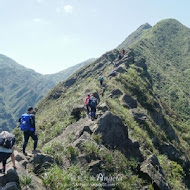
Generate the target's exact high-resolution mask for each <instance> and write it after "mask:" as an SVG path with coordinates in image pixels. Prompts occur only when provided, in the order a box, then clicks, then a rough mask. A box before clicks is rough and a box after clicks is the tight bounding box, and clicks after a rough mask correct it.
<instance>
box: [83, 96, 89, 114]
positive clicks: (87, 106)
mask: <svg viewBox="0 0 190 190" xmlns="http://www.w3.org/2000/svg"><path fill="white" fill-rule="evenodd" d="M89 99H90V94H88V96H87V97H86V98H85V100H84V105H85V106H86V111H87V115H89V112H90V110H89Z"/></svg>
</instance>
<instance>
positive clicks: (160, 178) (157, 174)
mask: <svg viewBox="0 0 190 190" xmlns="http://www.w3.org/2000/svg"><path fill="white" fill-rule="evenodd" d="M140 175H141V176H142V177H143V178H144V179H147V180H149V181H151V182H152V183H153V186H154V188H155V189H160V190H169V189H170V187H169V186H168V184H167V182H166V177H165V174H164V172H163V169H162V167H161V166H160V163H159V161H158V158H157V157H156V156H155V155H151V156H149V157H148V158H147V159H146V160H145V161H144V162H143V163H142V164H141V166H140Z"/></svg>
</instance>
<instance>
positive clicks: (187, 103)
mask: <svg viewBox="0 0 190 190" xmlns="http://www.w3.org/2000/svg"><path fill="white" fill-rule="evenodd" d="M133 47H134V48H135V50H136V52H137V53H138V54H140V55H142V56H143V57H144V58H145V59H146V64H147V66H148V71H149V73H150V75H151V77H152V80H153V88H154V90H155V92H156V94H157V95H159V96H160V97H161V98H162V99H163V100H164V101H165V102H166V104H167V105H168V106H170V107H171V108H173V109H174V110H175V111H176V113H178V114H179V115H180V117H181V118H182V119H184V121H187V120H190V91H189V89H190V29H189V28H187V27H185V26H184V25H182V24H181V23H179V22H178V21H177V20H174V19H167V20H163V21H161V22H159V23H158V24H157V25H156V26H154V27H153V28H152V29H149V30H148V31H147V32H146V34H145V35H144V36H143V37H142V38H141V39H140V40H139V41H138V42H137V43H136V44H135V45H134V46H133Z"/></svg>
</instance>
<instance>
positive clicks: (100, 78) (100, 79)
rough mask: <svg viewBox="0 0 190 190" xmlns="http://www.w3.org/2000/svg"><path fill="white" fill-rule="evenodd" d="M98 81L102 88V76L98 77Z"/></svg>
mask: <svg viewBox="0 0 190 190" xmlns="http://www.w3.org/2000/svg"><path fill="white" fill-rule="evenodd" d="M99 81H100V85H101V86H102V85H103V82H104V77H103V76H100V77H99Z"/></svg>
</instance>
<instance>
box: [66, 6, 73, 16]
mask: <svg viewBox="0 0 190 190" xmlns="http://www.w3.org/2000/svg"><path fill="white" fill-rule="evenodd" d="M64 11H65V12H66V13H70V14H71V13H72V12H73V7H72V6H71V5H65V6H64Z"/></svg>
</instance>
